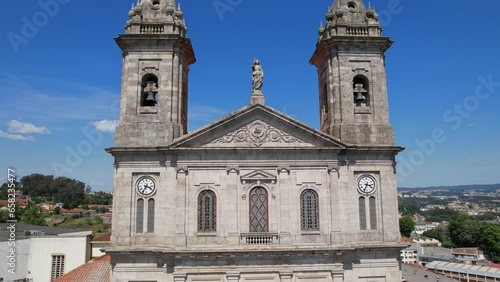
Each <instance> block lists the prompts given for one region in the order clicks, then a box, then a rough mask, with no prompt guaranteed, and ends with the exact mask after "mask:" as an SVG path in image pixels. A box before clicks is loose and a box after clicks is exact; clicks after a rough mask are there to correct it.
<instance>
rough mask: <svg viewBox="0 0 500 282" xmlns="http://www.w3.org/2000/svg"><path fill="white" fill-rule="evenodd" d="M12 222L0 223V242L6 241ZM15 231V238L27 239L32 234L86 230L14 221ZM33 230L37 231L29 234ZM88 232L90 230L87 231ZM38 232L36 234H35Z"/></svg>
mask: <svg viewBox="0 0 500 282" xmlns="http://www.w3.org/2000/svg"><path fill="white" fill-rule="evenodd" d="M11 224H14V223H0V242H3V241H7V240H9V238H10V233H11V231H10V229H7V228H8V227H10V226H11ZM15 228H16V229H15V230H16V231H15V233H16V240H22V239H29V238H31V237H33V236H37V235H38V236H58V235H61V234H69V233H76V232H82V231H86V230H78V229H70V228H61V227H51V226H39V225H32V224H26V223H22V222H16V223H15ZM33 231H37V232H36V233H35V234H34V235H30V234H31V233H33ZM89 232H90V231H89ZM37 233H38V234H37Z"/></svg>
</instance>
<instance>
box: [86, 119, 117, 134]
mask: <svg viewBox="0 0 500 282" xmlns="http://www.w3.org/2000/svg"><path fill="white" fill-rule="evenodd" d="M118 122H119V121H118V120H100V121H95V122H91V123H90V124H91V125H93V126H94V127H95V129H97V130H99V131H102V132H111V133H113V132H115V129H116V127H117V126H118Z"/></svg>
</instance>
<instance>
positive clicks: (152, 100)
mask: <svg viewBox="0 0 500 282" xmlns="http://www.w3.org/2000/svg"><path fill="white" fill-rule="evenodd" d="M155 105H156V98H155V94H154V93H153V92H148V96H147V97H146V100H145V101H144V106H146V107H152V106H155Z"/></svg>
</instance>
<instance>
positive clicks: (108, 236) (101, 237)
mask: <svg viewBox="0 0 500 282" xmlns="http://www.w3.org/2000/svg"><path fill="white" fill-rule="evenodd" d="M109 241H111V231H110V232H108V233H104V234H101V235H99V236H97V237H94V239H92V243H97V242H109Z"/></svg>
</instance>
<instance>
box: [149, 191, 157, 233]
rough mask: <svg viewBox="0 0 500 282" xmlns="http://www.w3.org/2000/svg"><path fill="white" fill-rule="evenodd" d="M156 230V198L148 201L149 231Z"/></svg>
mask: <svg viewBox="0 0 500 282" xmlns="http://www.w3.org/2000/svg"><path fill="white" fill-rule="evenodd" d="M154 232H155V200H154V199H149V201H148V233H154Z"/></svg>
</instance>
